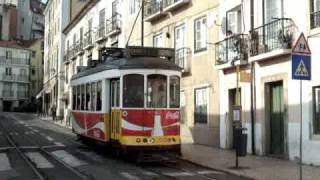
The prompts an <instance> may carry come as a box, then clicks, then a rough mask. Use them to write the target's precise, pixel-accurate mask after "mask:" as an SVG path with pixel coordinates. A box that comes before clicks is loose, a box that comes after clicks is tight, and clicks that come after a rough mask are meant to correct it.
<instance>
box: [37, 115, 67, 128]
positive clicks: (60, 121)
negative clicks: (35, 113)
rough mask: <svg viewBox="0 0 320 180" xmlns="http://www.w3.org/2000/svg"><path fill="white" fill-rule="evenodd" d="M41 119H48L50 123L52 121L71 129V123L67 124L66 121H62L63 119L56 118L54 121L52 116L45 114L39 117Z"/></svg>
mask: <svg viewBox="0 0 320 180" xmlns="http://www.w3.org/2000/svg"><path fill="white" fill-rule="evenodd" d="M39 118H40V119H41V120H44V121H49V122H50V123H54V124H57V125H59V126H63V127H66V128H69V129H71V125H70V126H68V125H67V122H66V121H64V120H56V121H53V120H52V117H50V116H46V117H39Z"/></svg>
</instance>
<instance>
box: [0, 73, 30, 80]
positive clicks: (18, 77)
mask: <svg viewBox="0 0 320 180" xmlns="http://www.w3.org/2000/svg"><path fill="white" fill-rule="evenodd" d="M1 81H14V82H15V81H16V82H29V77H28V75H21V74H12V75H7V74H2V76H1Z"/></svg>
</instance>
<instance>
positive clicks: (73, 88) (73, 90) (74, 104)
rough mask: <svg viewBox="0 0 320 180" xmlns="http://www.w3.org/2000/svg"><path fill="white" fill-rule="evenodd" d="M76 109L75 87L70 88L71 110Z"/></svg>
mask: <svg viewBox="0 0 320 180" xmlns="http://www.w3.org/2000/svg"><path fill="white" fill-rule="evenodd" d="M76 108H77V89H76V87H72V110H76Z"/></svg>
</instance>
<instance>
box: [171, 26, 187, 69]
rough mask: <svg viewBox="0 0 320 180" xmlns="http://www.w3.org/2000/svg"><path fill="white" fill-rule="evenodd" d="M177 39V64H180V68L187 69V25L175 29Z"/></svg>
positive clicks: (175, 43) (175, 40)
mask: <svg viewBox="0 0 320 180" xmlns="http://www.w3.org/2000/svg"><path fill="white" fill-rule="evenodd" d="M174 34H175V39H174V45H175V49H176V64H178V65H179V66H180V67H182V68H185V65H186V52H185V51H186V50H185V47H186V38H185V34H186V28H185V24H181V25H179V26H176V27H175V30H174Z"/></svg>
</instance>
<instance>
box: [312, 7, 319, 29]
mask: <svg viewBox="0 0 320 180" xmlns="http://www.w3.org/2000/svg"><path fill="white" fill-rule="evenodd" d="M310 26H311V29H314V28H317V27H320V11H317V12H313V13H311V14H310Z"/></svg>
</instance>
